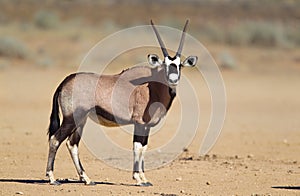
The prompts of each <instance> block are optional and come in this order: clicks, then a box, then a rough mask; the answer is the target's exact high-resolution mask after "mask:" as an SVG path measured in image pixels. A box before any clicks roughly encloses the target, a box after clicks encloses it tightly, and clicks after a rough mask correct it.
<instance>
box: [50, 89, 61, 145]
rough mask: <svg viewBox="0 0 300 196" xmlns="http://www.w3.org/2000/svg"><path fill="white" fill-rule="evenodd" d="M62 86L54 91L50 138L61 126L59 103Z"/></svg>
mask: <svg viewBox="0 0 300 196" xmlns="http://www.w3.org/2000/svg"><path fill="white" fill-rule="evenodd" d="M60 90H61V89H60V88H57V90H56V91H55V93H54V96H53V102H52V112H51V116H50V125H49V129H48V134H49V140H50V138H51V136H52V135H54V134H55V132H56V131H57V130H58V129H59V127H60V119H59V105H58V96H59V93H60Z"/></svg>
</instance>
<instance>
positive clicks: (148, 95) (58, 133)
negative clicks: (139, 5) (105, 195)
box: [46, 20, 198, 186]
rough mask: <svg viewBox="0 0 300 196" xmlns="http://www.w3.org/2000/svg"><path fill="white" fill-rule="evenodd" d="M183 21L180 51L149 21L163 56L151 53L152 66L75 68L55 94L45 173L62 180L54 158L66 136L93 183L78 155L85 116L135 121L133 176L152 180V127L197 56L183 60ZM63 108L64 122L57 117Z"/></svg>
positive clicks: (139, 181)
mask: <svg viewBox="0 0 300 196" xmlns="http://www.w3.org/2000/svg"><path fill="white" fill-rule="evenodd" d="M188 22H189V21H188V20H187V21H186V23H185V26H184V29H183V31H182V35H181V40H180V44H179V47H178V50H177V52H176V55H175V56H174V57H171V56H169V54H168V51H167V49H166V47H165V45H164V43H163V41H162V39H161V37H160V35H159V33H158V31H157V29H156V27H155V26H154V24H153V22H152V20H151V25H152V28H153V30H154V32H155V35H156V37H157V39H158V42H159V45H160V48H161V50H162V53H163V56H164V59H163V60H161V59H160V58H159V57H158V55H156V54H149V55H148V61H149V64H150V65H151V66H152V67H150V66H136V67H133V68H129V69H126V70H124V71H122V72H121V73H119V74H116V75H98V74H96V73H85V72H81V73H74V74H71V75H69V76H67V77H66V78H65V79H64V80H63V81H62V82H61V83H60V85H59V86H58V88H57V89H56V91H55V93H54V96H53V103H52V112H51V116H50V125H49V132H48V134H49V154H48V163H47V171H46V175H47V177H48V178H49V180H50V184H51V185H59V184H60V183H59V182H58V181H56V180H55V178H54V175H53V167H54V160H55V156H56V152H57V150H58V148H59V146H60V144H61V143H62V142H63V141H64V140H65V139H66V138H68V139H67V143H66V144H67V148H68V150H69V152H70V154H71V157H72V159H73V162H74V165H75V167H76V170H77V172H78V175H79V177H80V180H81V181H83V182H84V183H85V184H86V185H94V184H95V183H94V182H93V181H91V180H90V178H89V177H88V176H87V175H86V173H85V171H84V169H83V167H82V164H81V162H80V159H79V156H78V144H79V141H80V138H81V135H82V131H83V127H84V125H85V124H86V121H87V118H88V117H89V118H91V119H92V120H93V121H95V122H97V123H99V124H101V125H103V126H109V127H111V126H122V125H129V124H133V125H134V133H133V155H134V159H133V161H134V162H133V179H135V180H136V185H138V186H152V184H151V183H150V182H149V181H148V180H147V179H146V177H145V175H144V154H145V152H146V149H147V144H148V136H149V132H150V128H151V127H153V126H155V125H157V124H158V123H159V122H160V120H161V119H162V118H163V117H164V116H165V115H166V113H167V111H168V110H169V108H170V107H171V104H172V102H173V100H174V98H175V96H176V86H177V84H178V82H179V80H180V74H181V68H182V67H193V66H195V65H196V63H197V60H198V57H197V56H189V57H187V58H186V59H185V60H184V61H181V52H182V49H183V44H184V39H185V33H186V29H187V25H188ZM59 111H61V113H62V117H63V120H62V123H60V119H59Z"/></svg>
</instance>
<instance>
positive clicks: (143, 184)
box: [136, 182, 153, 187]
mask: <svg viewBox="0 0 300 196" xmlns="http://www.w3.org/2000/svg"><path fill="white" fill-rule="evenodd" d="M136 186H143V187H146V186H153V184H152V183H151V182H143V183H140V184H137V185H136Z"/></svg>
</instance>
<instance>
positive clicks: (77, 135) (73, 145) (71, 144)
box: [67, 124, 95, 185]
mask: <svg viewBox="0 0 300 196" xmlns="http://www.w3.org/2000/svg"><path fill="white" fill-rule="evenodd" d="M83 126H84V124H83V125H81V126H79V127H78V128H77V130H76V131H75V132H74V133H72V135H71V136H70V137H69V138H68V140H67V147H68V150H69V152H70V155H71V157H72V160H73V163H74V165H75V168H76V170H77V173H78V175H79V177H80V180H82V181H84V182H85V184H86V185H95V183H94V182H93V181H91V180H90V178H89V177H88V176H87V175H86V173H85V171H84V169H83V167H82V164H81V162H80V159H79V153H78V145H79V142H80V139H81V135H82V130H83Z"/></svg>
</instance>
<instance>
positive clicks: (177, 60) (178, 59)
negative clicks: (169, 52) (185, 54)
mask: <svg viewBox="0 0 300 196" xmlns="http://www.w3.org/2000/svg"><path fill="white" fill-rule="evenodd" d="M165 63H166V65H170V64H171V63H174V64H175V65H177V66H179V65H180V58H179V57H178V56H177V57H176V58H175V59H174V60H171V59H169V57H166V58H165Z"/></svg>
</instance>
